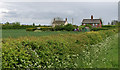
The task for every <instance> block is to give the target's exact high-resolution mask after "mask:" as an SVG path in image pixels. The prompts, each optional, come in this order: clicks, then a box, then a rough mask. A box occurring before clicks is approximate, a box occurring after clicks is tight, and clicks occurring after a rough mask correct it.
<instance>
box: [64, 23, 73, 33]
mask: <svg viewBox="0 0 120 70" xmlns="http://www.w3.org/2000/svg"><path fill="white" fill-rule="evenodd" d="M64 29H65V30H66V31H73V30H74V27H73V25H72V24H67V25H65V26H64Z"/></svg>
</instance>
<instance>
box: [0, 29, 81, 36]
mask: <svg viewBox="0 0 120 70" xmlns="http://www.w3.org/2000/svg"><path fill="white" fill-rule="evenodd" d="M70 33H72V34H76V33H80V32H73V31H46V32H33V31H26V30H25V29H9V30H6V29H3V30H2V38H9V37H11V38H18V37H24V36H46V35H53V34H70Z"/></svg>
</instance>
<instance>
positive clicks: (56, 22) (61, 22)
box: [52, 21, 66, 24]
mask: <svg viewBox="0 0 120 70" xmlns="http://www.w3.org/2000/svg"><path fill="white" fill-rule="evenodd" d="M65 22H66V21H53V23H52V24H65Z"/></svg>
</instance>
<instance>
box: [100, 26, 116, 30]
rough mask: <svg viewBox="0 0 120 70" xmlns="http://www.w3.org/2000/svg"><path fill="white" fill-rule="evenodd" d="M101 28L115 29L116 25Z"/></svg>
mask: <svg viewBox="0 0 120 70" xmlns="http://www.w3.org/2000/svg"><path fill="white" fill-rule="evenodd" d="M102 27H103V28H108V29H109V28H115V27H117V26H116V25H102Z"/></svg>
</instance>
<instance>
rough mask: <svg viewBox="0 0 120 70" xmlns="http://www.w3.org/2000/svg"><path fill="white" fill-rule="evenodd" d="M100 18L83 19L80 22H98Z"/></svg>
mask: <svg viewBox="0 0 120 70" xmlns="http://www.w3.org/2000/svg"><path fill="white" fill-rule="evenodd" d="M100 21H101V19H83V21H82V23H100Z"/></svg>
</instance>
